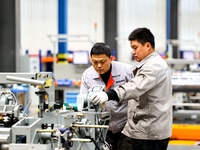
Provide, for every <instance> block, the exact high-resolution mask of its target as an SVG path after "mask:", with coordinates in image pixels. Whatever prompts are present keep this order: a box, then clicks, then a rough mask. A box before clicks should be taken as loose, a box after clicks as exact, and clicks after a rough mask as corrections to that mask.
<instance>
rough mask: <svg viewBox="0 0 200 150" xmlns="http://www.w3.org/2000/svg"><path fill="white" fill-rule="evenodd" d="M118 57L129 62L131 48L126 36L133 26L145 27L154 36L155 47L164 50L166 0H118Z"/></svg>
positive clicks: (159, 50)
mask: <svg viewBox="0 0 200 150" xmlns="http://www.w3.org/2000/svg"><path fill="white" fill-rule="evenodd" d="M117 19H118V31H117V32H118V38H117V43H118V59H119V60H120V61H123V62H131V53H132V50H131V48H130V46H129V42H128V36H129V34H130V33H131V31H133V30H134V29H135V28H138V27H147V28H149V29H150V30H151V32H152V33H153V34H154V36H155V48H156V50H157V51H158V52H159V53H162V52H164V51H165V43H166V1H165V0H118V18H117Z"/></svg>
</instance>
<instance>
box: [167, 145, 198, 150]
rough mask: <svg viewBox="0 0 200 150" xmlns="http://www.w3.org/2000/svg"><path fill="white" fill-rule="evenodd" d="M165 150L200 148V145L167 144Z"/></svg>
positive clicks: (194, 149)
mask: <svg viewBox="0 0 200 150" xmlns="http://www.w3.org/2000/svg"><path fill="white" fill-rule="evenodd" d="M167 150H200V146H182V145H169V146H168V149H167Z"/></svg>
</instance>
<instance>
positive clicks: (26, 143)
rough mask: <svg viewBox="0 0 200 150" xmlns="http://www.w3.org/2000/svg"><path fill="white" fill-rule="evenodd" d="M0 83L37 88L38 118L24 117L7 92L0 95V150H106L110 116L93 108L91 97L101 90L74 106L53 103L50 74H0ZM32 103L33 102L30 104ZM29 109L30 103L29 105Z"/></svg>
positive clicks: (52, 84)
mask: <svg viewBox="0 0 200 150" xmlns="http://www.w3.org/2000/svg"><path fill="white" fill-rule="evenodd" d="M0 83H2V84H13V83H26V84H30V85H32V86H34V87H37V88H38V91H36V92H35V94H36V95H38V96H39V104H38V109H39V112H38V118H34V117H31V116H27V115H26V114H25V113H24V111H23V110H22V108H21V105H19V104H17V100H16V97H15V96H14V94H13V93H12V92H11V91H9V90H2V91H1V92H0V94H1V97H0V123H1V126H0V146H1V147H0V149H2V150H4V149H9V150H22V149H23V150H41V149H42V150H109V149H110V145H108V144H107V143H106V142H105V135H106V132H107V129H108V124H109V120H110V114H109V113H108V112H105V111H103V106H95V105H93V103H92V101H91V96H92V94H94V93H95V92H99V91H102V90H104V87H102V86H94V87H93V88H92V89H91V90H90V91H89V92H88V94H83V95H81V94H79V95H78V97H77V105H76V106H74V105H73V106H72V105H71V104H65V107H66V109H63V108H64V107H63V106H62V105H61V104H60V103H57V102H55V97H54V93H55V90H54V80H53V77H52V73H51V72H39V73H0ZM32 101H34V99H33V100H32ZM29 105H30V103H29Z"/></svg>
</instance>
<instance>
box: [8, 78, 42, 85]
mask: <svg viewBox="0 0 200 150" xmlns="http://www.w3.org/2000/svg"><path fill="white" fill-rule="evenodd" d="M6 80H10V81H16V82H20V83H26V84H32V85H45V84H46V82H45V81H38V80H33V79H27V78H21V77H14V76H6Z"/></svg>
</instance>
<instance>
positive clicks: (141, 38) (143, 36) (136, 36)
mask: <svg viewBox="0 0 200 150" xmlns="http://www.w3.org/2000/svg"><path fill="white" fill-rule="evenodd" d="M128 40H129V41H132V40H136V41H138V42H139V43H141V44H142V45H144V44H145V43H146V42H149V43H151V46H152V48H155V41H154V35H153V34H152V33H151V31H150V30H149V29H147V28H145V27H144V28H137V29H135V30H133V31H132V32H131V33H130V35H129V37H128Z"/></svg>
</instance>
